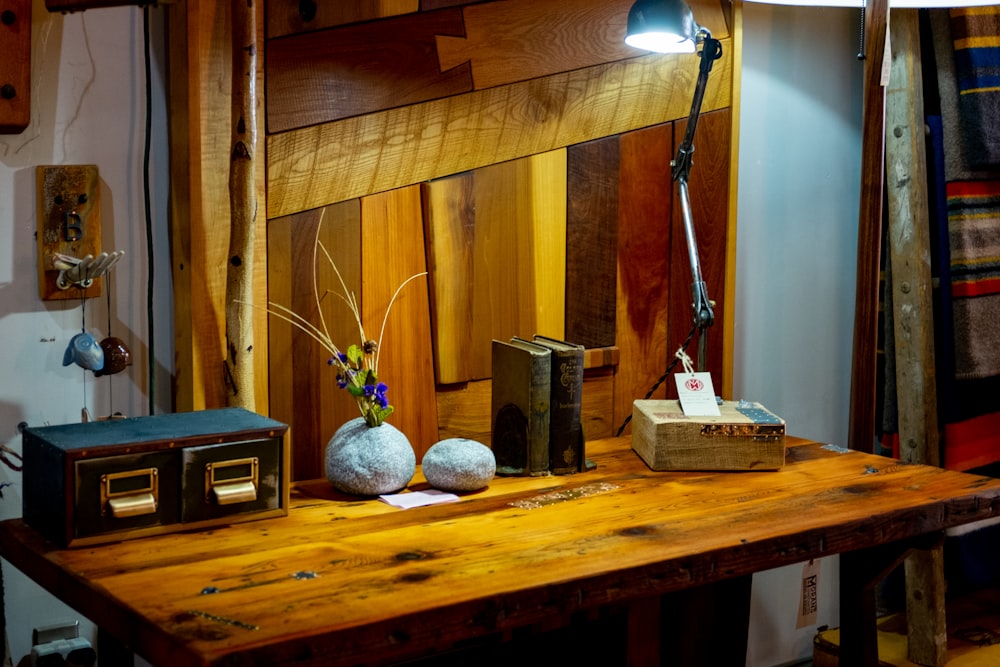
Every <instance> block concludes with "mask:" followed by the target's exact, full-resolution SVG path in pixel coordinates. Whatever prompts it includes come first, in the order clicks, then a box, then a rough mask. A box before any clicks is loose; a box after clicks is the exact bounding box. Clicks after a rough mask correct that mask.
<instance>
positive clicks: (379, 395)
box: [375, 382, 389, 408]
mask: <svg viewBox="0 0 1000 667" xmlns="http://www.w3.org/2000/svg"><path fill="white" fill-rule="evenodd" d="M387 391H389V387H387V386H386V384H385V383H384V382H379V383H378V385H377V386H376V387H375V402H377V403H378V405H379V407H380V408H387V407H389V399H388V398H386V397H385V392H387Z"/></svg>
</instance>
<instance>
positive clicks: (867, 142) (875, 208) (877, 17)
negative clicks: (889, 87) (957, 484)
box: [848, 0, 889, 452]
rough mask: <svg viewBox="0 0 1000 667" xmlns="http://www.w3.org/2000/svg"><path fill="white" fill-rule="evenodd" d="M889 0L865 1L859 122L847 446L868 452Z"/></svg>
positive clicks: (871, 425) (872, 404)
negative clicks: (856, 244)
mask: <svg viewBox="0 0 1000 667" xmlns="http://www.w3.org/2000/svg"><path fill="white" fill-rule="evenodd" d="M888 21H889V0H870V1H869V3H868V9H867V11H866V12H865V35H866V36H865V53H866V58H865V82H864V119H863V125H862V129H861V205H860V211H859V214H858V264H857V283H856V286H855V306H854V354H853V355H852V366H851V423H850V431H849V433H848V446H849V447H850V448H851V449H858V450H861V451H864V452H871V451H872V449H873V448H874V441H875V354H876V346H877V340H878V284H879V260H880V255H881V248H882V192H883V181H884V161H883V157H884V155H885V146H884V134H885V90H884V88H883V86H882V81H881V72H882V53H883V50H884V49H885V32H886V29H887V26H888Z"/></svg>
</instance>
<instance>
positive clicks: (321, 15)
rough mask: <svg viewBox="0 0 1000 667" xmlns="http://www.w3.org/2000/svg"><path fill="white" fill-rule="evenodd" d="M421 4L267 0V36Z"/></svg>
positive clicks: (355, 20) (406, 1) (416, 0)
mask: <svg viewBox="0 0 1000 667" xmlns="http://www.w3.org/2000/svg"><path fill="white" fill-rule="evenodd" d="M421 4H423V5H426V4H427V2H426V1H425V2H423V3H421V1H420V0H351V2H323V1H322V0H314V1H312V2H310V1H308V0H307V1H306V2H303V1H302V0H265V2H264V5H265V6H266V11H265V14H266V16H267V36H268V38H271V37H280V36H281V35H287V34H290V33H295V32H304V31H306V30H319V29H321V28H329V27H331V26H335V25H345V24H348V23H359V22H361V21H371V20H374V19H380V18H385V17H388V16H398V15H400V14H409V13H412V12H415V11H417V10H418V9H420V6H421ZM452 4H457V3H452ZM425 9H427V7H425ZM430 9H434V8H433V7H431V8H430Z"/></svg>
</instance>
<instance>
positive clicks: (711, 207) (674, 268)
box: [667, 109, 732, 398]
mask: <svg viewBox="0 0 1000 667" xmlns="http://www.w3.org/2000/svg"><path fill="white" fill-rule="evenodd" d="M731 122H732V114H731V113H730V111H729V110H728V109H720V110H719V111H712V112H710V113H706V114H702V116H701V118H700V119H699V120H698V129H697V132H696V133H695V137H694V142H693V143H694V147H695V153H694V158H693V160H694V162H693V164H692V167H691V176H690V179H689V187H688V194H689V196H690V198H691V216H692V218H693V219H694V229H695V236H696V238H697V244H698V255H699V257H700V261H701V273H702V278H703V279H704V281H705V285H706V287H707V289H708V298H709V299H710V300H712V301H714V302H715V307H714V308H713V310H714V312H715V318H716V324H715V325H713V326H712V327H709V328H708V329H707V331H706V335H707V336H708V349H707V357H708V365H707V368H708V371H709V372H710V373H711V374H712V379H713V380H714V382H716V383H719V382H721V381H722V377H723V363H724V359H723V330H724V327H725V322H724V320H723V319H722V316H723V313H725V310H726V292H725V281H726V256H727V247H726V242H727V238H726V230H727V228H728V213H729V169H730V164H729V148H728V147H729V145H730V129H731ZM686 127H687V123H686V122H680V123H676V124H675V128H674V141H675V144H674V145H675V146H676V145H679V144H680V142H681V140H682V139H683V137H684V132H685V129H686ZM673 208H674V211H673V216H672V218H671V225H672V231H671V234H670V260H671V261H670V309H669V310H670V312H669V321H668V325H667V339H668V341H669V342H668V346H669V348H668V350H667V361H668V362H669V361H671V360H672V359H673V358H674V357H673V355H674V353H675V352H676V351H677V348H678V347H679V346H680V344H681V343H682V342H683V341H684V339H685V338H686V336H687V335H688V333H689V332H690V331H691V327H692V325H693V323H694V312H693V311H692V308H691V301H692V296H691V262H690V261H689V259H688V251H687V240H686V239H685V236H684V219H683V216H682V215H681V208H680V197H679V195H678V194H677V190H676V186H675V188H674V204H673ZM685 297H686V298H685ZM697 350H698V337H697V336H695V338H694V340H693V341H692V342H691V346H690V347H689V348H688V356H690V357H691V359H692V360H693V359H694V358H695V354H696V352H697ZM677 368H680V369H682V368H683V366H680V365H678V366H677ZM720 391H721V386H718V387H716V392H717V393H718V392H720ZM667 396H668V397H669V398H676V397H677V386H676V384H675V383H674V380H673V378H671V379H670V381H669V382H667Z"/></svg>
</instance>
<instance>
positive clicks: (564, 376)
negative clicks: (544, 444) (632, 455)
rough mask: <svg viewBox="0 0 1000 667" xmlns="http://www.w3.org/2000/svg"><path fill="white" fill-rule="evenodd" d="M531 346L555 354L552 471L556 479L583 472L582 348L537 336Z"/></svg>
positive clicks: (551, 447) (551, 446)
mask: <svg viewBox="0 0 1000 667" xmlns="http://www.w3.org/2000/svg"><path fill="white" fill-rule="evenodd" d="M532 342H534V343H536V344H537V345H541V346H543V347H547V348H549V349H550V350H551V351H552V361H551V371H552V379H551V381H550V398H549V410H550V411H551V415H550V417H549V471H550V472H551V473H552V474H554V475H568V474H570V473H574V472H581V471H582V470H583V469H584V467H585V465H584V462H585V460H586V458H585V456H584V437H583V426H582V425H581V423H580V413H581V407H580V406H581V398H582V396H583V346H582V345H577V344H576V343H570V342H567V341H564V340H559V339H556V338H549V337H548V336H538V335H536V336H535V337H534V338H533V339H532Z"/></svg>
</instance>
